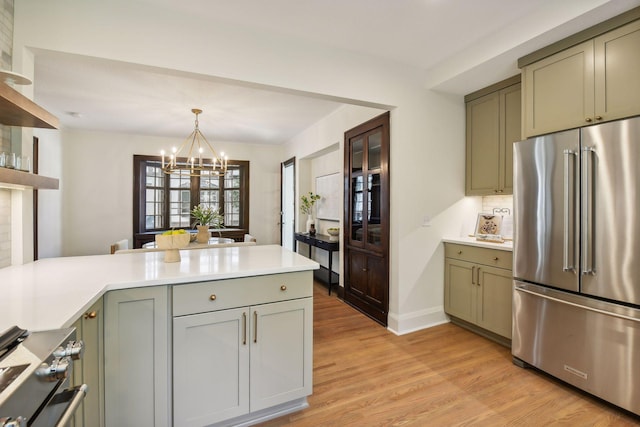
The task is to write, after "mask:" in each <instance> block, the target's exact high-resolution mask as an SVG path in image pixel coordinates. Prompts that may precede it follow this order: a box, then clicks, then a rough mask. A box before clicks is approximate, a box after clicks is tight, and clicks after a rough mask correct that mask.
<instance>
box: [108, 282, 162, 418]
mask: <svg viewBox="0 0 640 427" xmlns="http://www.w3.org/2000/svg"><path fill="white" fill-rule="evenodd" d="M168 292H169V291H168V289H167V287H166V286H154V287H149V288H138V289H125V290H120V291H111V292H108V293H107V294H106V295H105V297H104V304H105V306H104V322H105V329H104V376H105V381H104V385H105V425H107V426H114V427H116V426H118V427H120V426H137V427H143V426H150V427H162V426H169V425H170V423H171V399H170V389H169V372H170V365H169V354H171V347H170V346H169V332H170V331H169V325H170V319H169V307H168V300H169V298H168Z"/></svg>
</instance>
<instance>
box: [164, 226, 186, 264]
mask: <svg viewBox="0 0 640 427" xmlns="http://www.w3.org/2000/svg"><path fill="white" fill-rule="evenodd" d="M190 239H191V235H190V234H189V233H187V232H186V231H185V230H168V231H165V232H164V233H162V234H157V235H156V246H157V247H158V248H159V249H164V250H165V252H164V262H178V261H180V252H179V249H182V248H186V247H187V246H188V245H189V240H190Z"/></svg>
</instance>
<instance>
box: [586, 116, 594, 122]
mask: <svg viewBox="0 0 640 427" xmlns="http://www.w3.org/2000/svg"><path fill="white" fill-rule="evenodd" d="M584 121H585V122H587V123H591V122H592V121H593V119H592V118H591V117H587V118H586V119H584Z"/></svg>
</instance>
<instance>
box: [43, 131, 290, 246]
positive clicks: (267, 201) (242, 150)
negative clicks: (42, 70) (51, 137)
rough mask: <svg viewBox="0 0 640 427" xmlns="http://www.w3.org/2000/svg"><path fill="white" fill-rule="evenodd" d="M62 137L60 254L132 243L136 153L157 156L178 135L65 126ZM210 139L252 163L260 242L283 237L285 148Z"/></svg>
mask: <svg viewBox="0 0 640 427" xmlns="http://www.w3.org/2000/svg"><path fill="white" fill-rule="evenodd" d="M61 139H62V141H63V143H62V153H63V165H64V167H63V174H62V181H63V182H64V188H63V190H62V195H63V207H62V213H63V220H62V230H63V233H62V237H63V238H62V241H63V247H62V255H64V256H72V255H94V254H105V253H109V246H110V245H111V244H112V243H113V242H115V241H117V240H120V239H122V238H127V239H129V241H130V243H132V238H133V223H132V216H133V192H132V191H133V155H134V154H144V155H158V153H159V152H160V150H161V149H162V148H166V147H170V146H171V145H172V144H175V140H173V139H170V138H158V137H149V136H141V135H127V134H116V133H107V132H84V131H63V132H62V133H61ZM212 144H213V145H214V146H215V147H216V148H217V149H219V150H222V151H224V152H225V153H228V155H229V156H230V157H231V158H232V159H234V160H248V161H249V162H250V165H249V171H250V180H251V188H250V197H249V203H250V207H251V208H250V218H249V222H250V232H251V234H253V235H254V236H255V237H256V239H257V240H258V242H259V243H261V244H263V243H264V244H266V243H277V242H279V229H278V226H277V222H278V219H279V209H280V199H279V194H280V158H281V152H282V149H281V148H280V147H278V146H264V145H254V144H238V143H228V142H227V143H221V142H215V141H212ZM50 208H51V206H47V207H46V209H47V210H49V209H50ZM44 209H45V207H43V210H44Z"/></svg>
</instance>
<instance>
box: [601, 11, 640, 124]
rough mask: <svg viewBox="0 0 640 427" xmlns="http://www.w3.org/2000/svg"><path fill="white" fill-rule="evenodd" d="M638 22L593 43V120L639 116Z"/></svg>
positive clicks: (639, 27) (639, 37)
mask: <svg viewBox="0 0 640 427" xmlns="http://www.w3.org/2000/svg"><path fill="white" fill-rule="evenodd" d="M638 52H640V21H635V22H632V23H630V24H627V25H625V26H623V27H620V28H618V29H616V30H613V31H611V32H608V33H606V34H604V35H602V36H600V37H597V38H596V39H595V78H596V81H595V82H596V83H595V85H596V92H595V101H596V116H599V117H602V120H615V119H619V118H623V117H630V116H635V115H638V114H640V102H639V101H638V100H639V99H640V72H639V70H640V55H639V54H638Z"/></svg>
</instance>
